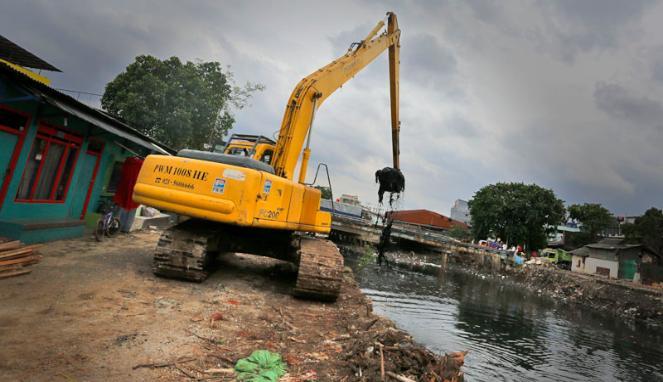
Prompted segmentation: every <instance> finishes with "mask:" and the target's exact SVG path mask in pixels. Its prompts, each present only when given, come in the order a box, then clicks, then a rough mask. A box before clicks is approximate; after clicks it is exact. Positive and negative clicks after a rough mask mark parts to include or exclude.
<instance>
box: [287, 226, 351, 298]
mask: <svg viewBox="0 0 663 382" xmlns="http://www.w3.org/2000/svg"><path fill="white" fill-rule="evenodd" d="M342 283H343V256H342V255H341V252H340V251H339V250H338V247H336V245H335V244H334V243H332V242H331V241H329V240H323V239H316V238H309V237H302V238H301V243H300V247H299V271H298V273H297V284H296V285H295V289H294V294H295V296H298V297H304V298H308V299H314V300H321V301H335V300H336V298H337V297H338V295H339V293H340V292H341V285H342Z"/></svg>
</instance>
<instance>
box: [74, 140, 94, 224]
mask: <svg viewBox="0 0 663 382" xmlns="http://www.w3.org/2000/svg"><path fill="white" fill-rule="evenodd" d="M97 158H98V157H97V156H96V155H91V154H90V153H89V152H85V153H83V154H82V155H81V158H80V160H79V161H78V163H79V172H78V179H76V186H75V188H74V187H72V188H71V193H72V199H71V207H70V208H69V216H71V217H72V218H78V219H83V218H84V217H85V212H86V211H87V204H88V203H89V200H88V198H87V195H88V190H89V189H90V187H92V185H93V182H94V175H95V174H94V172H95V171H94V170H95V167H96V163H97Z"/></svg>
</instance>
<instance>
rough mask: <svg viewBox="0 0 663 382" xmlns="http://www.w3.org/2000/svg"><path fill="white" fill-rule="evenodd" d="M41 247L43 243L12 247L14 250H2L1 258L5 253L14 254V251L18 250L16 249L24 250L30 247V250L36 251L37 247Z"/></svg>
mask: <svg viewBox="0 0 663 382" xmlns="http://www.w3.org/2000/svg"><path fill="white" fill-rule="evenodd" d="M39 248H41V244H32V245H25V246H23V247H21V248H17V249H12V250H7V251H2V252H0V258H2V256H4V255H12V254H14V252H16V251H22V250H25V249H29V250H32V251H35V250H37V249H39Z"/></svg>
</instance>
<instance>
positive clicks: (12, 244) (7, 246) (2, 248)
mask: <svg viewBox="0 0 663 382" xmlns="http://www.w3.org/2000/svg"><path fill="white" fill-rule="evenodd" d="M20 246H21V242H20V241H18V240H13V241H8V242H5V243H2V244H0V251H7V250H10V249H16V248H18V247H20Z"/></svg>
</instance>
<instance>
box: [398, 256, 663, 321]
mask: <svg viewBox="0 0 663 382" xmlns="http://www.w3.org/2000/svg"><path fill="white" fill-rule="evenodd" d="M495 259H497V261H495ZM387 260H388V261H390V262H391V263H392V264H394V265H396V266H398V267H401V268H404V269H408V270H412V271H416V272H422V273H427V274H436V273H438V272H440V271H441V270H443V269H444V267H449V266H451V267H456V268H457V269H460V270H464V271H469V272H481V273H482V274H483V275H485V276H486V277H496V278H499V279H501V280H502V282H504V283H515V284H517V285H519V286H521V287H524V288H526V289H527V290H529V291H531V292H533V293H536V294H538V295H545V296H548V297H550V298H552V299H554V300H555V301H558V302H560V303H564V304H580V305H583V306H585V307H591V308H592V309H595V310H597V311H600V312H607V313H610V314H614V315H615V316H617V317H620V318H623V319H626V320H632V321H637V322H642V323H645V324H648V325H654V326H660V327H663V290H661V289H655V288H650V287H647V286H643V285H640V284H634V283H631V282H627V281H623V280H609V279H605V278H601V277H598V276H592V275H585V274H579V273H575V272H571V271H567V270H563V269H559V268H556V267H554V266H552V265H550V264H544V265H536V264H528V265H525V266H522V267H517V268H514V267H510V266H505V265H504V264H501V265H500V262H499V257H496V256H493V257H490V256H486V255H483V254H479V255H476V256H475V255H472V254H446V255H445V254H440V253H429V254H415V253H413V252H410V253H401V252H391V253H388V254H387ZM496 264H497V265H496Z"/></svg>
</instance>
